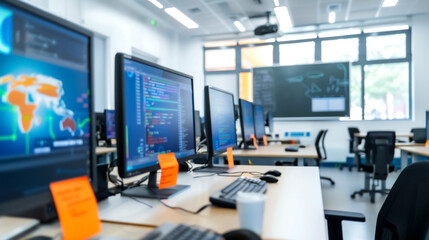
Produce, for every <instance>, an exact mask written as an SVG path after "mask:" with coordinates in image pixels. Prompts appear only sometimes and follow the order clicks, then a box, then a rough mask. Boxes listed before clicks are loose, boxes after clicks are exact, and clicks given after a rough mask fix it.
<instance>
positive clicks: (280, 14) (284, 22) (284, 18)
mask: <svg viewBox="0 0 429 240" xmlns="http://www.w3.org/2000/svg"><path fill="white" fill-rule="evenodd" d="M274 13H275V14H276V17H277V20H278V21H279V24H280V29H282V31H283V32H284V31H285V30H287V29H288V28H291V27H292V20H291V18H290V15H289V11H288V9H287V7H286V6H281V7H276V8H274Z"/></svg>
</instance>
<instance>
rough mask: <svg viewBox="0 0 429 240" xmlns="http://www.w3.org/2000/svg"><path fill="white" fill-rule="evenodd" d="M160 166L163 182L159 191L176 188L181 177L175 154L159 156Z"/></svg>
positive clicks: (160, 183)
mask: <svg viewBox="0 0 429 240" xmlns="http://www.w3.org/2000/svg"><path fill="white" fill-rule="evenodd" d="M158 161H159V166H161V181H160V182H159V187H158V188H159V189H163V188H169V187H174V186H176V184H177V176H178V175H179V163H178V162H177V159H176V156H175V155H174V153H165V154H159V155H158Z"/></svg>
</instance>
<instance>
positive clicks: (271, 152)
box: [220, 144, 318, 166]
mask: <svg viewBox="0 0 429 240" xmlns="http://www.w3.org/2000/svg"><path fill="white" fill-rule="evenodd" d="M286 146H290V144H270V145H268V146H263V145H262V146H261V145H260V146H259V147H258V149H256V150H255V149H253V150H246V149H235V150H234V151H233V152H232V154H233V156H234V161H235V160H239V161H240V163H241V164H249V160H250V161H251V162H252V164H256V165H258V164H260V165H274V162H275V161H278V160H279V159H285V158H297V159H298V166H304V159H305V158H317V157H318V156H317V151H316V147H315V146H314V145H312V144H309V145H305V148H299V149H298V152H287V151H285V147H286ZM220 156H221V157H225V156H226V153H223V154H220Z"/></svg>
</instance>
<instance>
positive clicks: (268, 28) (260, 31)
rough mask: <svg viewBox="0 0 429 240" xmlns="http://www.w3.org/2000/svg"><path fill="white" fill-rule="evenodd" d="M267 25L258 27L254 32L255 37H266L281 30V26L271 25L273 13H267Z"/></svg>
mask: <svg viewBox="0 0 429 240" xmlns="http://www.w3.org/2000/svg"><path fill="white" fill-rule="evenodd" d="M266 14H267V15H266V16H267V23H266V24H264V25H261V26H259V27H256V28H255V30H254V33H255V35H258V36H260V35H265V34H270V33H276V32H277V31H278V30H279V26H278V25H277V24H270V15H271V12H267V13H266Z"/></svg>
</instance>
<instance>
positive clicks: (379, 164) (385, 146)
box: [365, 131, 396, 180]
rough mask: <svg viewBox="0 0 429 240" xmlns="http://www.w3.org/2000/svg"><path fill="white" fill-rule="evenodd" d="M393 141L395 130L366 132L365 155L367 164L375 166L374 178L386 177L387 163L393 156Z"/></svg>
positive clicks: (390, 161) (388, 163) (383, 178)
mask: <svg viewBox="0 0 429 240" xmlns="http://www.w3.org/2000/svg"><path fill="white" fill-rule="evenodd" d="M395 141H396V135H395V132H391V131H373V132H368V133H367V135H366V138H365V157H366V161H367V164H372V165H374V166H375V169H374V178H375V179H382V180H385V179H386V178H387V174H388V172H389V165H390V164H391V163H392V161H393V157H394V152H395Z"/></svg>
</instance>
